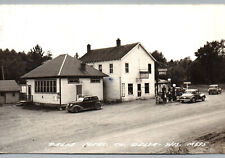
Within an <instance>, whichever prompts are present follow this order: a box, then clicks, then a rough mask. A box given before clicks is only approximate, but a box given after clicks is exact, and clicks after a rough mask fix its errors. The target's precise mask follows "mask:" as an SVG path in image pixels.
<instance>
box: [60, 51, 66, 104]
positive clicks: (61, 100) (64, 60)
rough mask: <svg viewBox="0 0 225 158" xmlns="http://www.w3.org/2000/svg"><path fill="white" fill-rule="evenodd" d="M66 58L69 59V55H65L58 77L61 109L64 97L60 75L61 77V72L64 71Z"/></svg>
mask: <svg viewBox="0 0 225 158" xmlns="http://www.w3.org/2000/svg"><path fill="white" fill-rule="evenodd" d="M66 57H67V54H66V55H65V57H64V59H63V62H62V65H61V67H60V69H59V73H58V76H59V104H60V108H61V105H62V95H61V93H62V87H61V76H60V75H61V71H62V68H63V65H64V63H65V61H66Z"/></svg>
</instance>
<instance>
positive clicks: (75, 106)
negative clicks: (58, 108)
mask: <svg viewBox="0 0 225 158" xmlns="http://www.w3.org/2000/svg"><path fill="white" fill-rule="evenodd" d="M74 108H79V109H80V110H83V109H84V108H83V107H82V106H80V105H77V104H75V105H73V107H72V109H74Z"/></svg>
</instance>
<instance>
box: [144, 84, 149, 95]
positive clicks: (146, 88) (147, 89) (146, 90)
mask: <svg viewBox="0 0 225 158" xmlns="http://www.w3.org/2000/svg"><path fill="white" fill-rule="evenodd" d="M145 93H149V83H145Z"/></svg>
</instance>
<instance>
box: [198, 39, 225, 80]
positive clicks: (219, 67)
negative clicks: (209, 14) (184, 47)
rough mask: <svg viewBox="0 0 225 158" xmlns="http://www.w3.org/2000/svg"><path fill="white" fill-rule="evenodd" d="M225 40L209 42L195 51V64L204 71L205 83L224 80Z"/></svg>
mask: <svg viewBox="0 0 225 158" xmlns="http://www.w3.org/2000/svg"><path fill="white" fill-rule="evenodd" d="M224 54H225V51H224V40H221V41H220V42H218V41H212V42H207V43H206V44H205V45H204V46H203V47H201V48H199V49H198V51H197V52H195V56H196V57H197V58H196V60H195V62H196V63H195V65H198V68H199V69H200V70H201V72H202V74H201V75H202V76H203V78H204V79H203V80H202V81H201V82H204V83H215V82H222V81H223V79H224V73H225V71H224V67H225V63H224V58H225V57H224V56H225V55H224Z"/></svg>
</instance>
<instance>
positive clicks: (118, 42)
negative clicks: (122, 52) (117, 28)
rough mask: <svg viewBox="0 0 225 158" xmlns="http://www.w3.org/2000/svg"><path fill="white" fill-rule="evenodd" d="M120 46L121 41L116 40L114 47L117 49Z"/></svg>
mask: <svg viewBox="0 0 225 158" xmlns="http://www.w3.org/2000/svg"><path fill="white" fill-rule="evenodd" d="M120 45H121V41H120V39H119V38H118V39H117V40H116V46H117V47H119V46H120Z"/></svg>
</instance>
